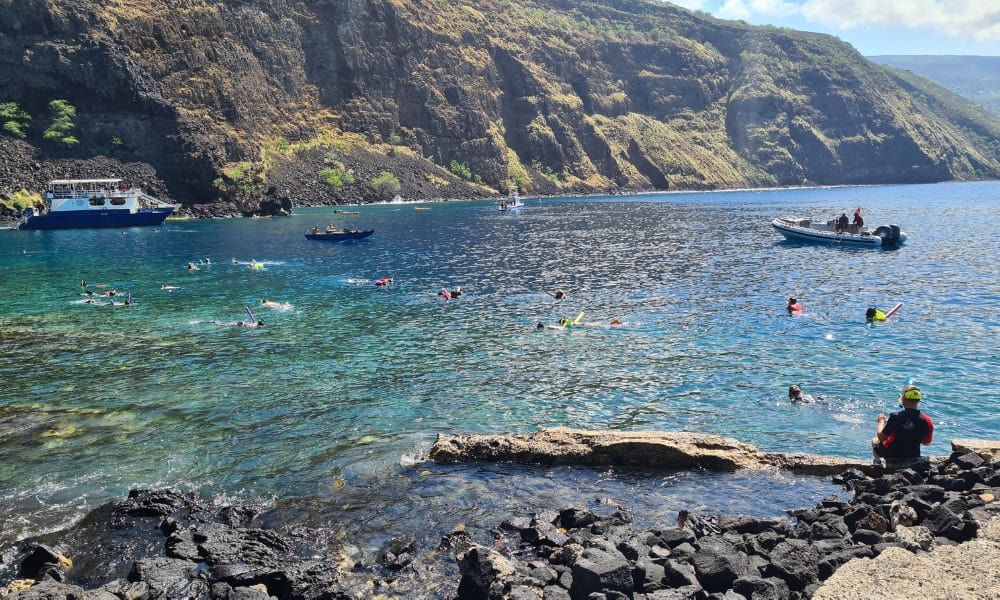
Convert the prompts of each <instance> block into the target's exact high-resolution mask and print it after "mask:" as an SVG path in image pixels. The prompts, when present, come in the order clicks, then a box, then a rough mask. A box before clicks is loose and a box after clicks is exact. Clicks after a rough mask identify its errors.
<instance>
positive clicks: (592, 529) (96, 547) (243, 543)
mask: <svg viewBox="0 0 1000 600" xmlns="http://www.w3.org/2000/svg"><path fill="white" fill-rule="evenodd" d="M555 431H556V434H555V435H556V436H557V438H558V439H561V440H562V441H563V442H566V443H563V444H560V445H553V444H552V443H551V442H552V440H553V439H554V438H553V433H552V430H543V432H538V433H537V434H532V435H528V436H477V437H476V439H479V440H483V439H489V440H491V441H492V442H493V444H492V447H493V448H494V449H496V448H498V447H503V446H504V444H505V443H507V447H519V446H518V444H525V443H527V442H526V440H528V441H530V440H531V439H532V438H533V437H539V438H542V439H547V440H548V441H547V442H546V443H548V444H549V446H547V447H548V448H549V450H554V449H561V450H558V451H553V452H551V453H550V454H549V455H550V456H556V455H559V456H563V457H564V458H563V460H564V463H563V464H565V462H568V459H566V458H565V457H566V456H573V457H575V460H577V461H579V462H581V463H583V464H602V465H607V464H615V465H617V463H616V462H608V461H609V460H610V459H609V456H610V455H609V451H608V448H609V447H616V448H619V449H622V448H626V447H629V448H632V449H633V450H634V452H635V454H637V455H639V456H645V457H646V458H644V459H643V460H648V458H649V456H651V454H650V451H649V447H652V446H662V447H663V448H666V447H667V444H666V442H665V440H666V439H668V438H671V437H672V436H677V437H675V438H674V439H675V440H678V441H679V443H678V446H684V445H686V447H684V448H681V449H680V450H677V451H676V452H675V454H677V455H678V456H679V455H688V456H691V457H694V459H695V460H698V461H702V463H704V457H703V456H701V455H702V454H703V453H704V452H709V453H714V454H715V455H716V456H718V453H719V452H722V451H723V450H721V449H720V448H726V447H732V448H735V449H736V450H737V451H738V453H740V454H741V455H742V456H743V457H744V458H746V457H754V456H758V455H760V456H763V457H768V456H770V455H766V454H762V453H759V452H757V451H756V450H755V449H753V447H752V446H749V445H745V444H740V443H739V442H736V441H735V440H729V439H728V438H718V437H717V436H694V437H691V435H693V434H661V433H657V434H633V433H617V434H616V433H607V432H580V431H577V430H566V429H559V430H555ZM545 432H549V433H545ZM637 435H638V437H637ZM454 437H457V438H459V439H461V440H466V441H467V440H468V439H470V438H471V437H472V436H454ZM637 439H639V440H645V441H644V442H643V443H637ZM570 440H573V443H569V441H570ZM586 440H590V441H591V442H594V444H593V447H595V448H602V449H603V450H601V452H598V453H597V454H592V456H593V455H596V456H601V457H602V458H601V461H604V462H600V461H599V462H596V463H595V462H593V461H588V459H587V458H586V457H587V453H583V454H581V453H580V450H581V448H582V446H581V444H583V442H584V441H586ZM615 440H618V441H620V442H621V443H618V444H616V443H615ZM651 440H655V444H650V443H649V442H650V441H651ZM643 444H646V445H647V446H649V447H646V448H645V449H644V445H643ZM489 446H490V444H489V443H487V444H486V447H489ZM952 446H953V450H954V451H953V453H952V454H951V455H950V456H947V457H938V458H936V459H934V460H932V461H924V462H919V463H916V464H914V465H913V466H909V467H905V468H899V469H884V470H883V469H875V470H872V469H869V474H866V473H865V472H864V471H863V470H862V469H859V468H847V469H846V470H842V471H841V472H839V473H838V474H837V475H835V476H834V482H835V483H838V484H841V485H843V486H844V487H845V488H846V489H847V490H849V491H851V492H852V493H853V498H852V499H851V500H849V501H848V500H844V499H842V498H840V497H837V496H830V497H827V498H825V499H823V500H822V501H821V502H820V503H819V504H818V505H816V506H815V507H813V508H807V509H800V510H793V511H789V515H790V516H791V517H792V519H791V520H789V519H787V518H784V517H775V518H768V519H759V518H749V517H742V516H733V515H722V516H719V515H699V514H693V513H691V512H688V511H684V510H682V511H680V514H679V517H678V522H677V523H676V524H671V525H667V524H663V525H662V526H657V527H655V528H652V529H647V530H639V529H637V528H636V527H635V526H634V525H633V518H632V515H630V514H629V513H628V512H626V511H625V510H623V509H621V508H620V507H618V506H615V505H612V504H604V505H600V506H592V507H580V506H561V507H552V508H551V509H544V510H541V511H539V512H538V513H536V514H534V515H533V516H531V517H511V518H508V519H507V520H505V521H503V522H502V523H490V524H484V525H486V526H487V527H493V529H491V530H490V532H491V533H490V535H491V536H492V540H491V541H490V542H489V543H485V544H484V543H477V541H475V540H473V539H472V537H471V536H470V535H469V534H468V533H467V532H466V531H464V530H456V531H454V532H452V533H450V534H448V535H445V536H443V537H442V539H441V542H440V544H439V545H438V546H437V547H436V548H421V547H418V545H417V544H415V543H414V542H412V541H410V540H407V539H405V538H399V539H394V540H392V541H391V542H389V543H388V544H387V545H386V546H385V548H384V549H383V551H382V552H381V553H380V555H379V556H378V557H377V558H376V559H374V560H371V561H364V560H357V559H356V558H351V557H350V556H349V555H348V553H347V552H345V551H344V548H343V546H344V544H345V541H344V540H341V539H339V538H338V537H337V534H336V533H335V531H334V530H333V529H332V528H331V529H329V530H327V529H319V528H306V527H286V528H282V529H280V530H278V529H271V528H268V527H266V526H265V525H264V523H266V521H267V519H266V518H261V517H262V516H263V515H264V513H265V512H266V511H265V508H264V507H263V506H256V505H253V504H250V503H239V502H237V503H218V502H213V501H210V500H208V499H205V498H202V497H200V496H197V495H194V494H189V493H182V492H179V491H176V490H133V491H132V492H130V494H129V496H128V498H126V499H124V500H120V501H114V502H109V503H107V504H105V505H103V506H101V507H98V508H97V509H95V510H93V511H91V512H90V513H89V514H88V515H87V516H86V517H84V518H83V519H82V520H81V521H80V522H79V523H77V524H75V525H74V526H72V527H70V528H68V529H66V530H63V531H60V532H57V533H53V534H49V535H45V536H39V537H37V538H32V539H27V540H23V541H21V542H19V543H18V544H16V545H15V546H14V547H11V548H7V549H2V550H0V598H2V599H3V600H12V599H19V600H23V599H41V598H46V599H66V600H69V599H74V600H76V599H93V600H114V599H121V600H126V599H128V600H145V599H154V598H171V599H172V598H178V599H180V598H211V599H213V600H215V599H218V600H237V599H239V600H252V599H260V600H267V599H269V598H278V599H281V600H284V599H296V600H297V599H303V600H305V599H317V598H328V599H340V598H344V599H347V598H351V599H353V598H374V597H384V598H395V597H398V598H463V599H464V598H468V599H484V598H485V599H492V598H497V599H499V598H525V599H529V598H530V599H538V600H562V599H567V600H578V599H588V600H609V599H619V598H631V599H636V600H643V599H646V600H652V599H659V600H662V599H680V598H685V599H700V600H707V599H715V600H724V599H725V600H739V599H765V598H775V599H778V598H790V599H799V598H850V597H856V598H862V597H868V596H866V595H865V594H866V593H867V594H874V593H879V594H880V597H887V598H888V597H901V596H892V595H891V594H890V595H885V594H884V593H883V592H884V590H885V589H886V586H890V588H892V589H899V590H904V589H905V590H919V592H913V593H919V594H920V595H921V596H922V597H924V598H945V597H948V598H952V597H954V598H995V597H998V595H1000V569H998V568H997V565H1000V503H998V502H997V501H996V498H997V495H998V492H1000V468H998V466H1000V461H998V460H997V457H998V456H1000V442H988V441H987V442H983V441H974V440H956V441H955V442H953V444H952ZM443 447H448V448H450V452H451V453H450V454H446V453H444V451H443V450H442V448H443ZM459 447H460V444H459V443H458V442H457V441H456V440H455V439H454V438H453V436H446V437H442V438H440V439H439V440H438V443H437V444H435V450H432V453H431V456H432V458H434V459H435V460H442V461H444V462H455V461H458V460H464V459H470V460H471V456H472V454H468V453H467V454H456V453H455V450H456V449H457V448H459ZM465 447H467V448H472V447H476V446H475V444H472V445H469V446H465ZM541 447H542V445H539V446H536V449H537V448H541ZM562 451H568V453H566V452H562ZM602 453H603V454H602ZM492 456H493V457H494V458H496V457H500V456H504V455H503V454H502V453H501V452H498V451H494V452H493V454H492ZM544 456H546V454H544V453H539V454H538V455H537V456H536V457H535V462H536V463H543V462H544V461H543V460H539V457H544ZM623 456H624V454H623ZM482 459H483V456H482V455H480V456H478V457H477V458H476V460H482ZM716 460H718V458H716ZM767 460H772V459H767ZM550 464H551V463H550ZM643 464H646V465H647V466H648V463H643ZM794 464H798V463H796V462H795V461H792V462H790V463H781V462H780V461H778V464H777V466H779V467H781V466H783V465H784V466H787V465H794ZM711 466H713V467H716V468H721V469H724V470H725V469H728V468H729V467H727V466H725V463H721V462H718V463H716V464H714V465H711ZM765 466H766V465H765ZM869 467H871V465H869ZM667 468H675V467H667ZM735 468H755V466H754V465H749V466H748V465H745V464H740V465H737V466H735ZM768 468H774V465H773V464H772V465H771V466H770V467H768ZM823 468H824V469H827V468H829V466H828V465H824V466H823ZM910 563H914V564H919V565H921V568H920V569H919V570H917V571H916V572H915V571H914V569H911V568H908V566H909V564H910ZM963 574H970V575H972V576H964V577H963ZM876 576H877V579H878V583H877V584H876V581H875V578H876ZM914 578H916V579H917V580H916V581H913V579H914ZM908 585H909V586H910V587H907V586H908ZM876 590H882V591H876Z"/></svg>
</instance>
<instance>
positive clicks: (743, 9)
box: [716, 0, 802, 19]
mask: <svg viewBox="0 0 1000 600" xmlns="http://www.w3.org/2000/svg"><path fill="white" fill-rule="evenodd" d="M801 13H802V6H801V5H800V4H798V3H796V2H788V1H786V0H725V1H724V2H723V3H722V6H721V7H719V10H718V11H717V12H716V16H717V17H720V18H723V19H747V18H749V17H751V16H753V15H768V16H774V17H788V16H791V15H795V14H801Z"/></svg>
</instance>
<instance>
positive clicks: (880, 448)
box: [872, 385, 934, 465]
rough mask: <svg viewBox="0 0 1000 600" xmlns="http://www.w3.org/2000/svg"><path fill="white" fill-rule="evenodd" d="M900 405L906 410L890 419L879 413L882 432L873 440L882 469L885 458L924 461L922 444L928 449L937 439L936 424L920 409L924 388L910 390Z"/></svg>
mask: <svg viewBox="0 0 1000 600" xmlns="http://www.w3.org/2000/svg"><path fill="white" fill-rule="evenodd" d="M899 401H900V403H901V404H902V405H903V410H901V411H899V412H894V413H892V414H891V415H889V418H888V419H886V418H885V415H884V414H881V413H879V416H878V428H877V429H876V431H875V437H874V438H873V439H872V453H873V454H874V456H875V460H874V461H873V464H875V465H881V464H882V459H883V458H888V459H895V458H920V444H923V445H925V446H927V445H929V444H930V443H931V440H932V439H933V437H934V422H933V421H931V418H930V417H928V416H927V415H925V414H922V413H921V412H920V410H919V409H918V408H917V405H918V404H919V403H920V388H918V387H917V386H915V385H908V386H906V387H905V388H903V394H902V396H901V397H900V399H899Z"/></svg>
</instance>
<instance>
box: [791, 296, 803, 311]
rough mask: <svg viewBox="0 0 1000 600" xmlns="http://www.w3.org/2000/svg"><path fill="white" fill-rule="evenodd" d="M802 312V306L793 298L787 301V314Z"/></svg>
mask: <svg viewBox="0 0 1000 600" xmlns="http://www.w3.org/2000/svg"><path fill="white" fill-rule="evenodd" d="M801 312H802V305H801V304H799V301H798V300H796V299H795V298H789V299H788V314H797V313H801Z"/></svg>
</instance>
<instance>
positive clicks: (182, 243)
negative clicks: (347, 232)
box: [0, 182, 1000, 552]
mask: <svg viewBox="0 0 1000 600" xmlns="http://www.w3.org/2000/svg"><path fill="white" fill-rule="evenodd" d="M998 198H1000V184H998V183H996V182H987V183H952V184H938V185H923V186H887V187H864V188H827V189H803V190H778V191H742V192H716V193H690V194H681V193H677V194H657V195H652V194H650V195H640V196H614V197H588V198H548V199H544V200H539V199H531V198H529V199H526V206H525V207H524V208H523V209H521V210H520V211H517V212H514V213H509V214H498V211H497V209H496V204H495V202H487V201H482V202H449V203H436V204H422V205H420V206H422V207H425V208H428V210H421V211H415V210H413V208H414V207H413V206H411V205H407V204H402V205H378V206H362V207H358V208H357V210H358V212H359V213H360V214H358V215H342V214H341V215H338V214H334V213H333V211H332V209H331V208H309V209H299V210H297V211H296V212H295V214H293V215H292V216H291V217H287V218H274V219H267V220H249V219H245V220H232V219H230V220H210V221H185V222H167V223H165V224H164V226H162V227H158V228H130V229H126V230H124V231H122V230H117V229H111V230H77V231H41V232H19V231H0V264H2V272H3V275H4V276H3V278H2V280H0V293H2V295H3V297H4V298H5V302H4V304H3V306H2V307H0V347H2V351H0V378H2V381H3V382H4V386H3V389H2V391H0V444H2V448H3V454H4V461H2V463H0V523H3V525H2V530H0V544H7V543H10V542H12V541H14V540H17V539H20V538H23V537H25V536H28V535H34V534H38V533H42V532H46V531H52V530H54V529H57V528H59V527H62V526H64V525H66V524H68V523H70V522H73V521H74V520H75V519H78V518H79V517H80V516H81V515H82V514H84V513H85V512H86V511H87V510H88V509H89V508H92V507H94V506H97V505H98V504H101V503H102V502H104V501H107V500H109V499H117V498H121V497H123V496H124V495H125V494H126V493H127V491H128V490H129V489H130V488H132V487H136V486H139V487H161V486H176V487H180V488H186V489H195V490H198V491H200V492H202V493H203V494H205V495H206V496H208V497H223V498H239V499H241V500H242V501H256V502H260V503H261V504H262V505H266V506H270V507H274V508H275V509H279V510H280V511H281V512H280V514H281V515H282V516H281V517H280V519H282V520H287V521H288V522H289V523H302V524H306V525H316V524H319V523H326V522H328V521H339V522H341V523H342V524H343V525H342V526H343V527H344V528H345V530H346V531H347V532H348V534H350V535H352V536H354V537H355V539H356V543H357V544H358V545H359V546H361V547H362V548H363V551H366V552H371V551H373V549H375V548H378V547H380V545H381V544H383V543H384V542H385V541H386V540H387V539H389V538H392V537H394V536H396V535H399V534H401V533H408V534H410V535H414V536H417V537H419V538H421V539H423V540H427V541H429V542H430V543H432V542H431V541H432V540H434V539H435V538H436V537H437V538H439V537H440V535H441V533H442V532H448V531H451V530H452V529H453V528H454V527H455V526H457V525H459V524H462V523H468V524H470V525H471V524H473V523H475V524H477V525H479V526H483V527H490V526H493V525H495V524H496V523H498V522H500V521H501V520H503V519H504V518H506V517H507V516H508V515H509V514H511V513H513V512H518V511H531V510H533V509H537V508H539V507H547V506H562V505H563V504H570V503H573V502H579V503H582V504H586V503H588V502H593V500H594V498H596V497H608V498H613V499H614V501H616V502H619V503H621V504H623V505H625V506H628V507H629V509H630V510H631V511H632V512H633V513H635V514H636V519H637V521H639V522H645V523H646V524H653V523H655V522H657V521H663V520H670V519H672V518H673V517H674V516H675V515H676V513H677V511H679V510H681V509H692V508H699V509H700V510H703V511H705V512H723V513H729V514H751V515H754V516H759V517H768V516H775V515H779V514H781V513H782V512H783V511H785V510H789V509H792V508H798V507H802V506H809V505H812V504H814V503H815V502H816V501H817V500H818V499H819V498H821V497H823V496H826V495H828V494H831V493H837V490H838V488H837V487H836V486H833V485H832V484H830V483H829V482H828V481H825V480H821V479H818V478H810V477H802V476H792V475H789V474H770V475H761V474H752V473H742V472H737V473H735V474H705V473H676V474H668V475H664V474H655V475H649V476H647V475H644V474H642V473H634V472H614V471H599V470H589V469H580V468H569V467H559V468H544V469H532V468H528V467H522V466H512V465H486V466H482V465H481V466H453V465H432V464H426V463H422V462H421V460H422V459H423V458H424V457H425V456H426V453H427V450H428V448H429V447H430V445H431V443H432V442H433V441H434V438H435V436H436V434H438V433H446V434H452V433H466V432H478V433H493V432H526V431H534V430H536V429H538V428H541V427H554V426H570V427H580V428H588V429H611V430H623V431H639V430H672V431H693V432H699V433H711V434H718V435H724V436H730V437H733V438H737V439H739V440H741V441H744V442H747V443H751V444H754V445H755V446H757V447H758V448H760V449H762V450H764V451H768V452H797V451H803V452H811V453H816V454H826V455H832V456H843V457H850V458H859V459H860V458H864V457H866V456H867V454H868V446H867V444H868V440H869V439H870V437H871V435H872V429H873V427H874V419H875V416H876V415H877V414H878V413H879V412H889V411H891V410H895V395H897V394H898V392H899V389H900V388H901V386H902V385H903V383H904V382H905V380H906V379H907V378H911V377H912V378H913V379H914V380H915V382H916V383H917V384H918V385H920V386H921V387H922V388H923V390H924V393H925V394H926V395H925V402H924V405H923V406H922V408H924V409H925V410H926V411H927V412H928V413H929V414H930V415H932V417H933V418H934V420H935V425H936V428H937V429H936V434H935V442H934V444H933V445H932V446H931V447H930V448H929V449H928V451H927V452H928V453H929V454H935V455H945V454H948V453H949V451H950V449H949V447H948V441H949V440H951V439H954V438H986V439H992V438H995V437H996V432H997V431H1000V416H998V410H997V409H998V408H1000V407H998V405H997V400H996V399H995V398H996V396H997V389H996V379H995V373H996V372H997V371H998V367H1000V364H998V363H1000V357H998V355H997V346H996V339H997V335H998V333H1000V325H998V323H1000V321H998V317H997V314H998V311H1000V284H998V282H997V278H996V260H997V257H998V256H1000V236H998V233H1000V232H998V226H997V224H996V220H995V217H994V215H995V213H996V211H997V208H998V204H1000V201H998ZM856 206H862V207H863V208H864V211H865V215H866V217H867V218H868V219H870V220H872V222H876V223H883V222H884V223H890V222H891V223H898V224H899V225H900V226H901V227H902V228H903V229H904V230H905V231H906V232H907V233H908V234H909V236H910V238H909V240H908V241H907V244H906V245H905V246H903V247H901V248H899V249H895V250H891V251H877V250H868V249H851V248H834V247H825V246H810V245H799V244H794V243H790V242H786V241H784V240H783V239H782V238H781V236H780V235H778V234H776V233H775V232H774V231H773V230H772V228H771V226H770V222H771V220H772V219H773V218H775V217H778V216H782V215H799V216H804V217H806V216H808V217H827V218H833V217H834V216H836V215H839V214H840V212H842V211H845V210H846V211H850V210H853V208H854V207H856ZM331 222H332V223H334V225H335V226H337V227H346V228H358V229H374V230H375V234H374V235H372V236H370V237H368V238H365V239H363V240H357V241H349V242H344V243H336V244H316V243H311V242H310V241H308V240H306V239H305V238H304V235H303V234H304V233H306V232H307V231H308V230H309V229H310V228H311V227H312V226H314V225H316V226H321V227H322V226H323V225H325V224H326V223H331ZM205 259H210V261H206V260H205ZM234 259H235V262H234ZM188 263H192V264H194V265H195V266H197V267H198V268H197V269H188V268H187V265H188ZM253 264H262V265H263V267H262V268H251V266H252V265H253ZM382 277H392V278H393V284H392V285H390V286H373V285H371V284H372V282H373V281H374V280H376V279H378V278H382ZM81 280H85V281H87V282H88V287H87V288H86V289H85V288H83V287H81V285H80V282H81ZM97 286H106V287H97ZM457 286H461V288H462V290H463V292H464V293H463V295H462V296H461V297H460V298H458V299H454V300H451V301H448V302H445V301H444V300H443V299H442V298H441V297H440V296H439V295H438V293H437V292H438V291H439V290H440V289H442V288H448V289H454V288H455V287H457ZM556 288H561V289H564V290H566V291H567V293H568V297H567V298H566V299H564V300H561V301H559V302H556V301H554V300H553V299H552V298H551V297H550V296H549V295H547V294H546V293H545V292H546V291H552V290H554V289H556ZM110 289H115V290H116V291H117V292H118V293H119V294H131V297H132V300H133V303H132V305H131V306H128V307H123V306H108V305H106V303H105V302H99V303H96V304H86V303H85V301H86V300H87V299H90V298H92V297H91V296H85V295H84V293H85V291H86V290H90V291H92V292H96V293H97V295H98V297H99V298H100V293H102V292H103V291H107V290H110ZM789 296H795V297H796V298H798V299H799V300H800V302H801V303H802V304H803V305H804V306H805V311H804V312H805V314H804V315H802V316H796V317H790V316H789V315H788V314H787V312H786V311H785V303H786V300H787V298H788V297H789ZM263 299H266V300H270V301H273V302H276V303H278V304H279V305H280V307H279V308H268V307H267V306H264V305H262V304H261V300H263ZM897 302H903V303H904V307H903V308H902V310H901V312H900V313H899V314H898V315H896V316H895V317H893V318H892V319H891V320H889V321H887V322H886V323H884V324H880V325H875V326H869V325H867V324H866V323H865V321H864V312H865V309H866V308H867V307H869V306H879V307H882V308H888V307H889V306H892V305H893V304H895V303H897ZM244 307H250V308H251V310H252V312H253V313H255V315H256V316H257V317H259V318H261V319H262V320H264V321H265V322H266V326H265V327H263V328H257V329H244V328H239V327H226V326H220V325H219V324H218V323H213V321H218V322H222V323H231V322H236V321H239V320H243V319H245V318H246V313H245V308H244ZM581 312H582V313H584V315H583V318H582V322H583V323H584V325H583V326H580V327H575V328H571V329H570V330H548V329H545V330H537V329H536V323H538V322H542V323H556V322H557V321H558V320H559V319H560V318H562V317H571V318H572V317H576V316H577V315H578V314H579V313H581ZM616 318H617V319H621V321H622V325H620V326H610V325H609V323H610V322H611V320H612V319H616ZM791 383H797V384H799V385H801V386H802V387H803V389H804V390H805V391H806V392H807V393H809V394H811V395H813V396H816V397H817V398H818V402H816V403H815V404H807V405H793V404H790V403H789V402H788V401H787V396H786V394H785V392H786V390H787V387H788V385H789V384H791ZM276 518H279V517H276Z"/></svg>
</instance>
